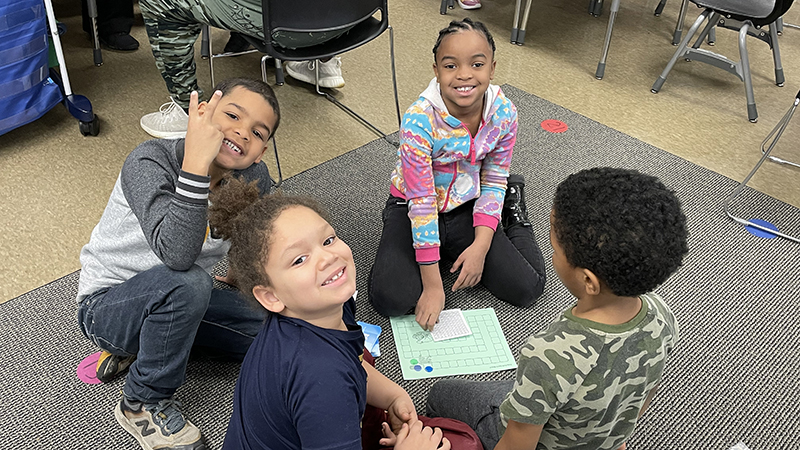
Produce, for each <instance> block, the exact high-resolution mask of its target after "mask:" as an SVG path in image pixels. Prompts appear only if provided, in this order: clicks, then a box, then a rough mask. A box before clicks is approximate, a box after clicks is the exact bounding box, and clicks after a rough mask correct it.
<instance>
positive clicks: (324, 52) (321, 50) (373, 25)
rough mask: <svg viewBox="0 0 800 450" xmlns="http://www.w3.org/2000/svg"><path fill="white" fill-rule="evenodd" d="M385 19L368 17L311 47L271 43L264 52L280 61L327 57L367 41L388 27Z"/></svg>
mask: <svg viewBox="0 0 800 450" xmlns="http://www.w3.org/2000/svg"><path fill="white" fill-rule="evenodd" d="M388 25H389V24H388V22H387V21H381V20H378V19H376V18H375V17H369V18H367V19H365V20H363V21H361V22H360V23H359V24H358V25H356V26H355V27H353V28H352V29H350V30H349V31H348V32H346V33H345V34H343V35H341V36H339V37H337V38H335V39H331V40H330V41H327V42H324V43H322V44H317V45H315V46H313V47H303V48H297V49H291V48H286V47H281V46H278V45H275V44H273V45H272V51H270V52H266V53H269V54H271V55H272V56H275V57H277V58H278V59H280V60H282V61H308V60H314V59H328V58H332V57H334V56H336V55H338V54H341V53H345V52H348V51H350V50H353V49H354V48H356V47H359V46H361V45H363V44H365V43H366V42H369V41H371V40H373V39H375V38H376V37H378V36H380V35H381V33H383V32H384V31H386V28H387V27H388ZM259 50H260V49H259Z"/></svg>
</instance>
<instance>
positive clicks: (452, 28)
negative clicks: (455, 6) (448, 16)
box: [433, 17, 495, 61]
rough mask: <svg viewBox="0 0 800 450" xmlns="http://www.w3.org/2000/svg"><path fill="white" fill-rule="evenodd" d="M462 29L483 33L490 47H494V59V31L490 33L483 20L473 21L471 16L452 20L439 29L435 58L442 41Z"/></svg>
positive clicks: (434, 52) (434, 48)
mask: <svg viewBox="0 0 800 450" xmlns="http://www.w3.org/2000/svg"><path fill="white" fill-rule="evenodd" d="M462 31H475V32H478V33H480V34H482V35H483V37H485V38H486V40H487V41H488V42H489V47H492V59H494V51H495V45H494V39H493V38H492V33H489V30H488V29H486V25H484V24H483V22H473V21H472V19H470V18H469V17H465V18H464V20H460V21H459V20H454V21H452V22H450V25H448V26H447V27H446V28H443V29H441V30H440V31H439V38H438V39H436V45H434V46H433V59H434V61H435V60H436V56H437V55H436V52H438V51H439V46H440V45H441V44H442V41H443V40H444V38H445V37H447V36H449V35H451V34H454V33H460V32H462Z"/></svg>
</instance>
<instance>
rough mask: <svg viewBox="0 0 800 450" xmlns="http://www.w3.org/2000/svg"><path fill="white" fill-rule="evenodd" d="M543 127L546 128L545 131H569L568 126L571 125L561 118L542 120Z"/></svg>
mask: <svg viewBox="0 0 800 450" xmlns="http://www.w3.org/2000/svg"><path fill="white" fill-rule="evenodd" d="M542 128H543V129H544V131H549V132H551V133H563V132H565V131H567V128H569V127H568V126H567V124H565V123H564V122H562V121H560V120H555V119H547V120H545V121H544V122H542Z"/></svg>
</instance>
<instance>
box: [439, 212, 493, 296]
mask: <svg viewBox="0 0 800 450" xmlns="http://www.w3.org/2000/svg"><path fill="white" fill-rule="evenodd" d="M493 237H494V230H492V229H491V228H489V227H485V226H477V227H475V240H474V241H473V242H472V245H470V246H469V247H467V248H466V250H464V251H463V252H461V254H460V255H458V259H456V262H455V263H453V267H452V268H451V269H450V272H451V273H453V272H455V271H457V270H459V269H461V273H460V274H458V279H457V280H456V282H455V283H453V292H455V291H457V290H459V289H461V288H468V287H472V286H475V285H476V284H478V282H479V281H481V277H483V264H484V262H486V254H487V253H489V248H490V247H491V246H492V238H493Z"/></svg>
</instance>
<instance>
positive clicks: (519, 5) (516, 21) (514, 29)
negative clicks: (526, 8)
mask: <svg viewBox="0 0 800 450" xmlns="http://www.w3.org/2000/svg"><path fill="white" fill-rule="evenodd" d="M521 8H522V0H517V5H516V7H515V8H514V24H513V25H512V26H511V43H512V44H516V43H517V39H518V37H519V14H520V12H521V11H520V9H521Z"/></svg>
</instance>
